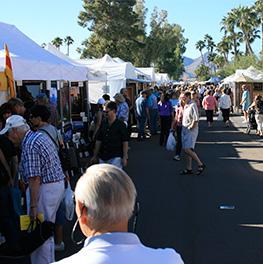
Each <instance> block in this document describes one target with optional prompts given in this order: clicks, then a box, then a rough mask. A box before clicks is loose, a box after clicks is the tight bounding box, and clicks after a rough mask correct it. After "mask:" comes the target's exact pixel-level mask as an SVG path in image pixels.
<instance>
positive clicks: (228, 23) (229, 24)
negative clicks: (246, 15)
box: [221, 9, 240, 58]
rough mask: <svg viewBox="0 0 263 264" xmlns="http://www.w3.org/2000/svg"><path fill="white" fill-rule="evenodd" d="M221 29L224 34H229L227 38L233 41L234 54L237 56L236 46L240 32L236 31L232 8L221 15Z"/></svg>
mask: <svg viewBox="0 0 263 264" xmlns="http://www.w3.org/2000/svg"><path fill="white" fill-rule="evenodd" d="M221 25H222V27H221V31H222V30H224V33H225V35H226V36H229V40H232V42H233V49H234V56H235V58H236V57H237V56H238V46H239V45H240V44H239V40H240V32H236V16H235V13H234V12H233V9H232V10H231V11H230V12H228V14H227V16H225V17H223V19H222V21H221Z"/></svg>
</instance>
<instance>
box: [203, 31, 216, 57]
mask: <svg viewBox="0 0 263 264" xmlns="http://www.w3.org/2000/svg"><path fill="white" fill-rule="evenodd" d="M204 42H205V44H206V47H207V51H208V54H211V53H213V50H214V47H215V46H216V45H215V42H214V41H213V38H212V37H211V36H210V35H209V34H206V35H205V37H204Z"/></svg>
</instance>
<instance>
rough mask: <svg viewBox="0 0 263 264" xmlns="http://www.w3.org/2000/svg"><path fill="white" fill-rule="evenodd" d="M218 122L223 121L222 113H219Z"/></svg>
mask: <svg viewBox="0 0 263 264" xmlns="http://www.w3.org/2000/svg"><path fill="white" fill-rule="evenodd" d="M217 121H223V115H222V112H221V111H219V112H218V116H217Z"/></svg>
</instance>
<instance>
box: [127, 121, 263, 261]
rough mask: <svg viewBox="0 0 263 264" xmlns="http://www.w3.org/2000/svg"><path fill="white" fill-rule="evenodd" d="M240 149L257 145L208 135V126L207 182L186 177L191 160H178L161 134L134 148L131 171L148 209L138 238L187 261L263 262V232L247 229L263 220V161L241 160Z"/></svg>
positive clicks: (220, 133)
mask: <svg viewBox="0 0 263 264" xmlns="http://www.w3.org/2000/svg"><path fill="white" fill-rule="evenodd" d="M240 143H241V145H242V144H244V145H242V147H243V148H245V146H246V144H247V145H249V146H250V147H251V148H252V147H253V144H252V141H251V138H250V137H249V136H248V135H245V134H243V133H241V132H239V131H238V130H237V129H236V128H234V127H231V128H225V127H222V126H221V124H215V126H214V127H213V128H211V129H210V128H209V129H207V128H206V124H205V123H204V122H202V121H201V126H200V135H199V139H198V144H197V147H196V149H197V152H198V154H199V155H200V157H201V158H202V159H203V160H204V161H205V163H206V165H207V169H206V171H205V172H204V174H203V175H202V176H181V175H179V171H180V170H181V169H182V168H184V161H180V162H175V161H173V160H172V156H173V153H169V152H167V151H166V150H165V149H164V148H163V147H160V146H159V145H158V136H155V137H153V138H152V139H151V140H148V141H146V142H141V143H137V142H134V143H132V145H131V146H132V151H131V154H130V164H129V167H128V173H129V175H130V176H131V177H132V178H133V180H134V182H135V184H136V187H137V190H138V199H139V200H140V203H141V211H140V215H139V219H138V229H137V233H138V234H139V236H140V238H141V239H142V241H143V242H144V243H145V244H146V245H149V246H152V247H173V248H175V249H176V250H177V251H178V252H179V253H180V254H181V255H182V257H183V259H184V261H185V263H196V264H206V263H209V264H210V263H214V264H217V263H240V264H242V263H244V264H245V263H246V264H247V263H263V254H262V252H263V250H262V249H263V230H262V229H260V228H255V227H254V228H252V227H251V228H250V227H243V226H240V224H244V223H254V224H257V223H262V221H263V210H262V204H261V201H262V199H263V192H262V189H263V174H262V171H258V170H255V169H253V168H252V167H251V166H250V163H251V161H254V162H259V163H262V159H260V158H261V157H262V155H257V156H256V157H250V158H249V159H245V158H240V153H239V152H238V151H237V147H236V146H237V145H239V144H240ZM256 148H258V150H260V148H262V147H260V146H256ZM220 205H234V206H235V209H234V210H221V209H219V206H220Z"/></svg>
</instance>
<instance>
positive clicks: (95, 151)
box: [90, 140, 101, 163]
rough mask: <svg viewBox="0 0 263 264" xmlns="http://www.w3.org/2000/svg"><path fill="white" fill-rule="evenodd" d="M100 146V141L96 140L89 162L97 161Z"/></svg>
mask: <svg viewBox="0 0 263 264" xmlns="http://www.w3.org/2000/svg"><path fill="white" fill-rule="evenodd" d="M100 146H101V141H98V140H96V144H95V150H94V155H93V157H92V158H91V160H90V163H97V162H98V155H99V152H100Z"/></svg>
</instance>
